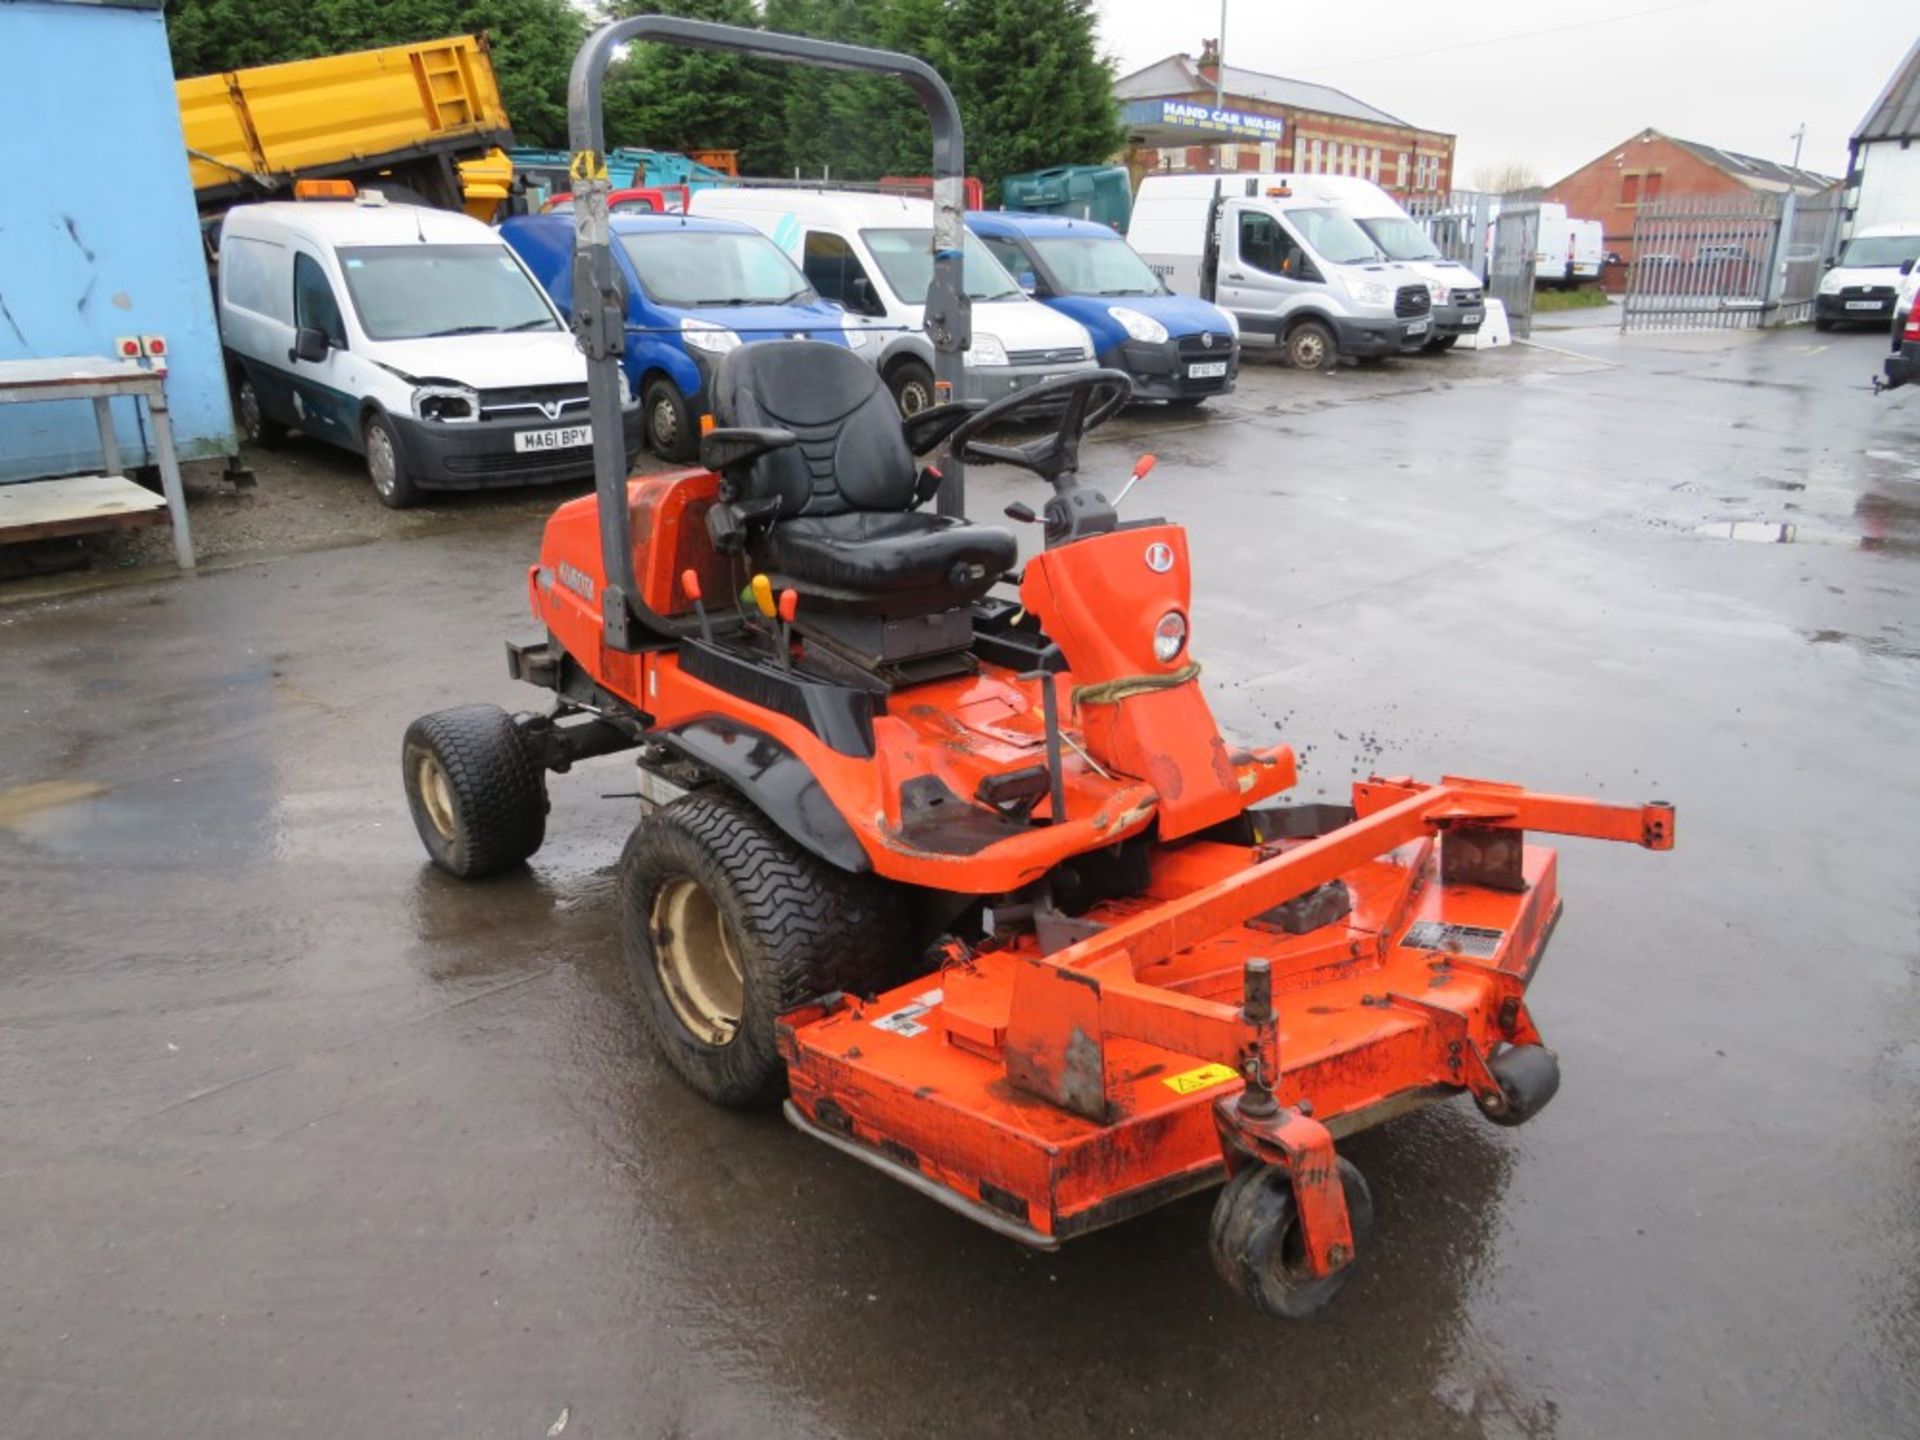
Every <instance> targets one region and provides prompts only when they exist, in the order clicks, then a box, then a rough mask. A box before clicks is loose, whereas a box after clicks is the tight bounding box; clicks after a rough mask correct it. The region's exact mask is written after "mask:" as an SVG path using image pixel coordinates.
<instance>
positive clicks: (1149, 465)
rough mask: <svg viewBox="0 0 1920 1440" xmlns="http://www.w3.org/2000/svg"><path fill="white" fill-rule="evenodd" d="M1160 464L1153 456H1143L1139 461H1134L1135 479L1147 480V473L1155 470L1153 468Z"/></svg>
mask: <svg viewBox="0 0 1920 1440" xmlns="http://www.w3.org/2000/svg"><path fill="white" fill-rule="evenodd" d="M1159 463H1160V462H1159V461H1158V460H1156V459H1154V458H1153V456H1151V455H1142V456H1141V457H1140V458H1139V459H1138V460H1136V461H1134V463H1133V478H1134V479H1136V480H1144V479H1146V477H1147V472H1148V471H1149V470H1151V469H1153V467H1154V466H1155V465H1158V464H1159Z"/></svg>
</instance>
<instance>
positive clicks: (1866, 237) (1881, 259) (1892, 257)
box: [1813, 220, 1920, 330]
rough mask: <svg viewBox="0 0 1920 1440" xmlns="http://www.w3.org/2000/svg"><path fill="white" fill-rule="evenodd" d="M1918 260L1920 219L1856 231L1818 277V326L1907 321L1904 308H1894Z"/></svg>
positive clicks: (1815, 299) (1815, 318) (1815, 302)
mask: <svg viewBox="0 0 1920 1440" xmlns="http://www.w3.org/2000/svg"><path fill="white" fill-rule="evenodd" d="M1916 261H1920V220H1910V221H1908V222H1907V223H1905V224H1896V225H1869V226H1867V227H1866V228H1865V229H1862V230H1856V231H1854V232H1853V238H1852V239H1851V240H1849V241H1847V243H1846V246H1845V248H1843V249H1842V250H1841V251H1840V254H1839V255H1838V256H1836V257H1835V259H1834V262H1833V265H1832V268H1831V269H1829V270H1828V271H1827V273H1826V274H1825V275H1823V276H1821V277H1820V293H1819V294H1817V295H1815V296H1814V297H1813V325H1814V328H1815V329H1816V330H1831V329H1832V328H1833V327H1834V326H1835V325H1872V326H1873V327H1874V328H1876V329H1879V328H1881V327H1883V326H1886V325H1888V324H1892V323H1894V322H1896V321H1904V320H1905V319H1906V318H1907V317H1906V312H1905V311H1899V310H1896V303H1897V300H1898V297H1899V293H1900V289H1901V282H1902V281H1903V280H1904V279H1905V278H1906V277H1907V276H1909V275H1911V274H1912V273H1913V272H1914V270H1915V268H1916Z"/></svg>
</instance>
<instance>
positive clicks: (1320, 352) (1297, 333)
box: [1287, 320, 1340, 370]
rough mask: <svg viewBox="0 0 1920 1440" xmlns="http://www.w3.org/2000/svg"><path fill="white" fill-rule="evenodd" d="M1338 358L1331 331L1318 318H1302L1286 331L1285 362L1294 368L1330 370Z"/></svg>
mask: <svg viewBox="0 0 1920 1440" xmlns="http://www.w3.org/2000/svg"><path fill="white" fill-rule="evenodd" d="M1339 358H1340V354H1339V350H1338V349H1337V348H1336V346H1335V344H1334V339H1333V331H1331V330H1330V329H1328V328H1327V327H1326V326H1325V325H1323V324H1321V322H1320V321H1318V320H1302V321H1301V322H1300V323H1299V324H1298V325H1296V326H1294V327H1293V329H1291V330H1289V331H1288V332H1287V363H1288V364H1289V365H1291V366H1293V368H1294V369H1296V370H1331V369H1332V368H1333V367H1334V364H1335V362H1336V361H1338V360H1339Z"/></svg>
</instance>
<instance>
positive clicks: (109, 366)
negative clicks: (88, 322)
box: [0, 355, 193, 570]
mask: <svg viewBox="0 0 1920 1440" xmlns="http://www.w3.org/2000/svg"><path fill="white" fill-rule="evenodd" d="M165 379H166V375H165V372H164V371H160V370H154V369H150V368H149V367H147V366H146V365H143V364H141V363H140V362H139V361H136V360H119V359H110V358H107V357H104V356H98V355H68V356H57V357H55V358H52V359H46V360H0V405H19V404H25V403H28V402H34V401H44V400H91V401H92V402H93V418H94V423H95V424H96V425H98V426H99V428H100V458H101V460H102V462H103V463H104V465H105V467H106V473H107V474H108V475H113V476H123V475H124V474H125V473H126V472H125V471H124V470H123V469H122V468H121V465H120V440H119V437H118V436H117V435H115V434H114V430H113V405H112V401H113V397H114V396H116V395H131V396H132V397H133V398H134V400H135V401H136V403H137V402H138V401H141V400H145V401H146V402H147V414H148V416H149V417H150V418H151V420H152V422H153V452H154V460H155V461H156V462H157V463H158V465H159V467H160V488H161V490H162V492H163V493H164V494H165V495H166V499H167V513H168V515H169V516H170V517H171V518H172V521H173V552H174V554H175V556H176V557H177V558H178V559H179V561H180V568H181V569H182V570H191V569H193V532H192V531H191V530H190V529H189V528H188V525H187V496H186V491H185V490H184V489H183V488H182V486H181V483H180V461H179V457H178V456H177V455H176V454H175V453H174V448H173V416H172V414H171V413H170V412H169V410H168V408H167V389H166V383H165ZM23 483H24V482H23Z"/></svg>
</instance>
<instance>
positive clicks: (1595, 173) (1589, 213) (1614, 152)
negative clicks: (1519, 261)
mask: <svg viewBox="0 0 1920 1440" xmlns="http://www.w3.org/2000/svg"><path fill="white" fill-rule="evenodd" d="M1838 183H1839V182H1838V181H1836V180H1835V179H1833V177H1832V176H1829V175H1817V174H1815V173H1814V172H1813V171H1811V170H1796V169H1794V168H1793V167H1792V166H1791V165H1782V164H1780V163H1778V162H1777V161H1773V160H1761V159H1759V158H1757V157H1755V156H1752V155H1736V154H1735V153H1734V152H1733V151H1731V150H1720V149H1717V148H1715V147H1714V146H1712V145H1703V144H1701V143H1700V142H1699V141H1697V140H1678V139H1675V138H1674V137H1673V136H1671V135H1664V134H1662V133H1661V132H1660V131H1658V130H1652V129H1648V130H1642V131H1641V132H1640V133H1639V134H1637V135H1633V136H1630V137H1629V138H1627V139H1626V140H1623V141H1622V142H1621V143H1620V144H1618V145H1612V146H1609V147H1608V148H1607V151H1606V153H1605V154H1603V155H1600V156H1598V157H1597V158H1595V159H1593V160H1590V161H1588V162H1587V163H1586V164H1585V165H1582V166H1581V167H1580V168H1579V169H1578V170H1576V171H1574V172H1573V173H1572V174H1571V175H1568V176H1566V177H1564V178H1563V179H1560V180H1557V181H1555V182H1554V183H1553V184H1551V185H1549V186H1548V187H1547V188H1546V190H1545V191H1543V192H1542V195H1543V198H1545V199H1548V200H1557V201H1559V202H1560V203H1561V204H1563V205H1565V206H1566V207H1567V214H1568V215H1570V216H1572V217H1573V218H1574V219H1577V220H1598V221H1599V222H1600V224H1601V227H1602V229H1603V230H1604V231H1605V232H1606V248H1607V249H1608V250H1611V251H1613V252H1615V253H1617V254H1618V255H1619V256H1620V258H1621V259H1622V260H1631V259H1633V218H1634V216H1635V214H1636V213H1638V211H1639V208H1640V206H1641V205H1642V204H1644V203H1645V202H1647V201H1650V200H1657V199H1659V198H1660V197H1661V196H1662V195H1688V196H1692V195H1743V194H1750V193H1752V192H1755V191H1763V192H1771V193H1776V194H1777V193H1778V192H1780V191H1783V190H1788V189H1792V190H1797V191H1799V192H1800V193H1801V194H1802V195H1813V194H1816V193H1818V192H1819V191H1822V190H1825V189H1827V188H1829V187H1830V186H1833V185H1835V184H1838ZM1610 268H1611V267H1610ZM1615 273H1617V271H1616V272H1615Z"/></svg>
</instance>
